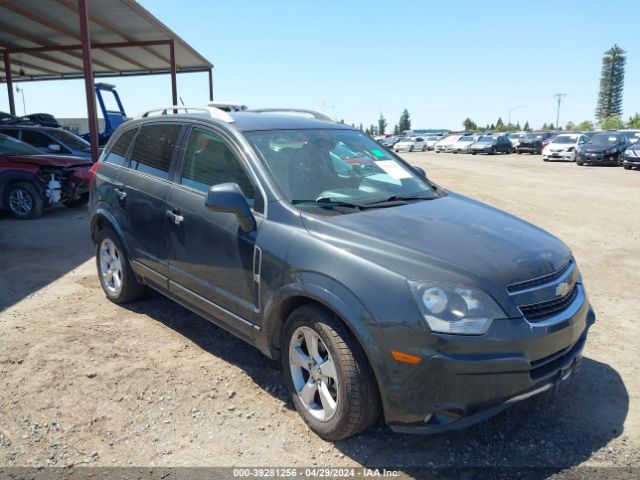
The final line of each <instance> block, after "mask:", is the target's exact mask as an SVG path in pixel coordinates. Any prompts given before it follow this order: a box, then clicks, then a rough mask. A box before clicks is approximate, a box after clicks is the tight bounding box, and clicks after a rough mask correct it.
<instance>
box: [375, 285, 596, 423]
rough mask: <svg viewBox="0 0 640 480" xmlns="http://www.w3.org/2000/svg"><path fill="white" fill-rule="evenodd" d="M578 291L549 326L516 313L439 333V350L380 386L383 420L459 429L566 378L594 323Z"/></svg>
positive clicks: (582, 292) (591, 314) (425, 352)
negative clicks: (477, 331)
mask: <svg viewBox="0 0 640 480" xmlns="http://www.w3.org/2000/svg"><path fill="white" fill-rule="evenodd" d="M580 288H582V287H580ZM580 295H581V296H582V298H581V301H582V303H581V304H580V306H579V307H576V310H574V311H572V313H571V315H570V316H569V317H567V318H565V319H564V320H563V321H561V322H558V323H554V324H553V325H545V326H537V325H535V324H529V323H528V322H527V321H526V320H525V319H524V318H521V319H511V320H505V321H496V322H494V325H493V326H492V328H491V329H490V330H489V332H488V333H487V334H486V335H485V336H483V337H469V336H459V335H438V337H439V342H438V349H437V350H438V353H435V352H433V351H431V352H427V351H424V352H423V358H426V360H424V361H423V362H422V363H421V364H420V365H418V366H417V367H415V370H414V371H413V372H412V373H411V374H410V375H409V376H408V377H406V378H405V379H404V381H403V382H402V383H399V384H395V385H390V386H387V388H386V389H385V391H384V392H383V401H384V405H385V418H386V420H387V423H388V424H389V426H390V427H391V428H392V429H393V430H395V431H398V432H413V433H437V432H441V431H446V430H455V429H460V428H465V427H468V426H470V425H472V424H474V423H476V422H479V421H481V420H483V419H485V418H488V417H490V416H492V415H494V414H496V413H498V412H500V411H501V410H503V409H505V408H507V407H508V406H509V405H511V404H513V403H515V402H517V401H520V400H524V399H526V398H529V397H531V396H533V395H536V394H538V393H541V392H543V391H546V390H548V389H550V388H552V387H553V386H554V385H556V384H557V383H559V382H561V381H562V380H564V379H565V378H567V377H568V376H569V375H571V373H573V372H574V371H575V370H576V369H577V368H578V366H579V364H580V358H581V354H582V349H583V347H584V344H585V341H586V338H587V332H588V329H589V327H590V326H591V325H592V324H593V323H594V322H595V313H594V312H593V310H592V308H591V306H590V305H589V302H588V301H587V300H586V296H584V291H583V290H581V293H580ZM414 335H415V333H414ZM425 350H427V349H425ZM439 352H443V353H439ZM444 352H446V353H444ZM468 352H471V353H468ZM412 353H416V352H412ZM429 353H430V356H429Z"/></svg>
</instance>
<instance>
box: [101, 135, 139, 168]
mask: <svg viewBox="0 0 640 480" xmlns="http://www.w3.org/2000/svg"><path fill="white" fill-rule="evenodd" d="M136 131H137V129H136V128H133V129H131V130H127V131H126V132H124V133H123V134H122V135H120V138H118V140H117V141H116V143H114V144H113V147H112V148H111V151H110V152H109V153H107V156H106V157H104V161H105V162H107V163H113V164H114V165H124V161H125V159H126V157H127V152H128V151H129V145H131V140H133V136H134V135H135V133H136Z"/></svg>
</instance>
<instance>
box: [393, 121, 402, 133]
mask: <svg viewBox="0 0 640 480" xmlns="http://www.w3.org/2000/svg"><path fill="white" fill-rule="evenodd" d="M393 134H394V135H400V128H398V124H397V123H396V124H395V125H394V126H393Z"/></svg>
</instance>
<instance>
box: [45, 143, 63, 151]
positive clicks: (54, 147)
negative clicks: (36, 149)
mask: <svg viewBox="0 0 640 480" xmlns="http://www.w3.org/2000/svg"><path fill="white" fill-rule="evenodd" d="M47 148H48V149H49V151H50V152H55V153H60V152H61V151H62V149H61V148H60V145H58V144H57V143H52V144H51V145H49V146H48V147H47Z"/></svg>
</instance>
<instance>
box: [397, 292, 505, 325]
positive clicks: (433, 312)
mask: <svg viewBox="0 0 640 480" xmlns="http://www.w3.org/2000/svg"><path fill="white" fill-rule="evenodd" d="M409 284H410V286H411V290H412V291H413V294H414V296H415V298H416V302H417V303H418V308H419V309H420V311H421V312H422V316H423V317H424V319H425V321H426V322H427V324H428V325H429V328H430V329H431V331H433V332H438V333H451V334H462V335H482V334H483V333H486V332H487V330H489V327H490V326H491V323H492V322H493V321H494V320H497V319H501V318H506V315H505V313H504V312H503V311H502V309H501V308H500V307H499V306H498V304H497V303H496V302H495V300H493V299H492V298H491V297H490V296H489V295H487V294H486V293H485V292H483V291H482V290H478V289H476V288H472V287H467V286H464V285H451V284H437V283H416V282H409Z"/></svg>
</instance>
